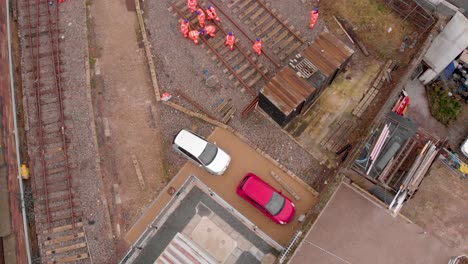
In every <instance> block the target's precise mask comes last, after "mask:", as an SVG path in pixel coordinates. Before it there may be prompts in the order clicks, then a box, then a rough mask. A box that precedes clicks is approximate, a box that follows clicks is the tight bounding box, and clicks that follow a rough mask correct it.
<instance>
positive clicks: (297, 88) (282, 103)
mask: <svg viewBox="0 0 468 264" xmlns="http://www.w3.org/2000/svg"><path fill="white" fill-rule="evenodd" d="M314 91H315V88H314V87H312V86H311V85H310V84H309V83H308V82H307V81H306V80H305V79H303V78H300V77H299V76H297V75H296V73H295V72H294V70H293V69H291V68H290V67H288V66H286V67H284V68H283V69H282V70H281V71H280V72H279V73H278V74H277V75H276V76H275V77H273V79H271V80H270V81H269V82H268V83H267V84H266V85H265V87H264V89H263V91H262V93H263V95H264V96H265V97H267V98H268V100H269V101H270V102H272V103H273V104H274V105H275V106H276V107H277V108H278V109H279V110H280V111H281V112H283V113H284V114H286V115H288V114H289V113H291V112H292V111H294V109H296V107H297V106H298V105H299V104H301V103H302V102H303V101H304V100H305V99H306V98H307V97H309V96H310V95H311V94H312V93H314Z"/></svg>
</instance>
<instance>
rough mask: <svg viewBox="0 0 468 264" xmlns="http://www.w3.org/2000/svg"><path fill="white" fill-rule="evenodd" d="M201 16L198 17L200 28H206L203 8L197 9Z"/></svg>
mask: <svg viewBox="0 0 468 264" xmlns="http://www.w3.org/2000/svg"><path fill="white" fill-rule="evenodd" d="M197 11H198V12H200V14H199V15H198V23H200V27H205V17H206V16H205V12H203V10H202V9H201V8H198V9H197Z"/></svg>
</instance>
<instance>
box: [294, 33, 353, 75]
mask: <svg viewBox="0 0 468 264" xmlns="http://www.w3.org/2000/svg"><path fill="white" fill-rule="evenodd" d="M353 53H354V51H353V50H352V49H350V48H349V47H348V46H346V44H344V43H343V42H341V40H339V39H338V38H336V37H335V36H333V35H332V34H330V33H327V32H323V33H322V34H320V36H319V37H318V38H317V39H316V40H315V41H314V42H313V43H312V44H311V45H309V46H308V47H307V48H306V49H305V50H304V51H303V52H302V55H303V56H304V57H306V58H307V59H308V60H309V61H310V62H312V63H313V64H314V65H315V66H317V68H318V70H319V71H320V72H321V73H322V74H324V75H325V76H327V77H330V76H332V75H334V74H335V72H336V71H337V70H338V69H340V68H341V67H342V65H343V64H345V62H346V61H347V60H348V59H349V58H350V57H351V55H353Z"/></svg>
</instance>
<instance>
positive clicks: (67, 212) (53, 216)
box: [36, 208, 83, 224]
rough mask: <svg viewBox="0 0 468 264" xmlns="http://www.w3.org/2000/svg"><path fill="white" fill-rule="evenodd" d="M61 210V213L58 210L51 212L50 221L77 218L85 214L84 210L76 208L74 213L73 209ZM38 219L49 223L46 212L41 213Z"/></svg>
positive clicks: (43, 222)
mask: <svg viewBox="0 0 468 264" xmlns="http://www.w3.org/2000/svg"><path fill="white" fill-rule="evenodd" d="M74 209H76V208H74ZM60 212H61V214H58V212H54V213H51V216H50V217H49V222H50V223H53V222H59V221H63V220H68V219H75V218H79V217H81V216H82V215H83V212H81V211H77V210H74V212H73V213H72V212H71V209H69V210H64V211H60ZM36 216H37V215H36ZM38 220H39V222H40V223H42V224H47V223H48V221H47V215H46V214H43V215H39V216H38Z"/></svg>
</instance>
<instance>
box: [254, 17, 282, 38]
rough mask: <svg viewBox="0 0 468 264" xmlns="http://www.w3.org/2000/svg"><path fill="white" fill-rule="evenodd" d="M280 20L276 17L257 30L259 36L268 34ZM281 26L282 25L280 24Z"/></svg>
mask: <svg viewBox="0 0 468 264" xmlns="http://www.w3.org/2000/svg"><path fill="white" fill-rule="evenodd" d="M277 23H278V21H277V20H275V19H272V20H270V21H269V22H268V23H266V24H265V25H264V26H263V27H261V28H259V29H258V30H256V31H255V33H256V35H257V36H264V35H266V34H267V31H268V30H269V29H270V28H271V27H273V26H274V25H275V24H277ZM278 26H280V25H278Z"/></svg>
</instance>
